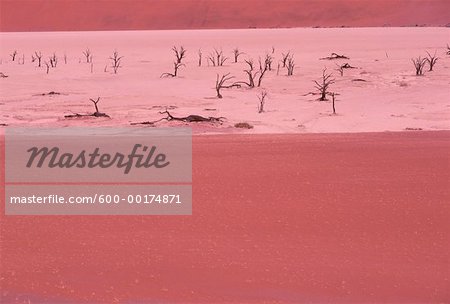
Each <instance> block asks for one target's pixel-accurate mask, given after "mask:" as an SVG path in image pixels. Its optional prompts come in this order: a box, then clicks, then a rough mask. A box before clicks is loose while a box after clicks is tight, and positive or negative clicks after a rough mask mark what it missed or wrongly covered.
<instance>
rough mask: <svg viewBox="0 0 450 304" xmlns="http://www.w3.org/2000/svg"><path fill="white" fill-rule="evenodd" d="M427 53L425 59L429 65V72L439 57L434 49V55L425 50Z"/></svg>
mask: <svg viewBox="0 0 450 304" xmlns="http://www.w3.org/2000/svg"><path fill="white" fill-rule="evenodd" d="M427 55H428V58H426V60H427V62H428V65H429V66H430V68H429V70H428V71H429V72H431V71H433V67H434V65H435V64H436V62H437V61H438V59H439V58H438V57H437V56H436V51H435V52H434V55H431V54H430V53H428V52H427Z"/></svg>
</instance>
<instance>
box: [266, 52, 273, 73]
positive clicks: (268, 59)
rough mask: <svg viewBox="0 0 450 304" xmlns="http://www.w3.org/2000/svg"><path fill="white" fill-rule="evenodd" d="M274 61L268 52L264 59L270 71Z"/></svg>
mask: <svg viewBox="0 0 450 304" xmlns="http://www.w3.org/2000/svg"><path fill="white" fill-rule="evenodd" d="M272 62H273V57H272V55H270V54H266V57H265V59H264V64H265V65H266V66H267V69H268V70H269V71H272Z"/></svg>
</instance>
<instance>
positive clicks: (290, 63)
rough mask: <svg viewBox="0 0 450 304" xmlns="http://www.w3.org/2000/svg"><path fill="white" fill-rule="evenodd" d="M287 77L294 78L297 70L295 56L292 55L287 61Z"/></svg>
mask: <svg viewBox="0 0 450 304" xmlns="http://www.w3.org/2000/svg"><path fill="white" fill-rule="evenodd" d="M286 68H287V75H288V76H292V75H294V68H295V61H294V55H290V56H289V58H288V59H287V65H286Z"/></svg>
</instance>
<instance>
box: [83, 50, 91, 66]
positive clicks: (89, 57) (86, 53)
mask: <svg viewBox="0 0 450 304" xmlns="http://www.w3.org/2000/svg"><path fill="white" fill-rule="evenodd" d="M83 55H84V57H86V63H90V62H92V53H91V50H90V49H86V50H85V51H83Z"/></svg>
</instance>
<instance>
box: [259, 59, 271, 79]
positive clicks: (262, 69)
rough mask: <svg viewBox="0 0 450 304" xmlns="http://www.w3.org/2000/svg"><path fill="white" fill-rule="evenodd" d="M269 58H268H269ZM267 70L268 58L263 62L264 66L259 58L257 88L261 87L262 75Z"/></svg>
mask: <svg viewBox="0 0 450 304" xmlns="http://www.w3.org/2000/svg"><path fill="white" fill-rule="evenodd" d="M269 57H270V56H269ZM268 69H269V64H268V57H267V56H266V59H265V60H264V64H263V63H262V62H261V58H259V77H258V87H260V86H261V82H262V80H263V77H264V75H265V74H266V72H267V70H268Z"/></svg>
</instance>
